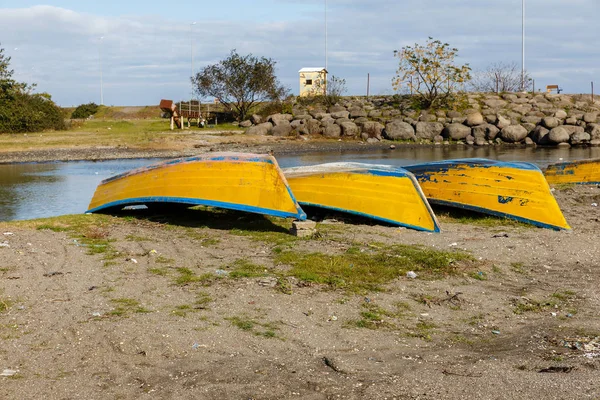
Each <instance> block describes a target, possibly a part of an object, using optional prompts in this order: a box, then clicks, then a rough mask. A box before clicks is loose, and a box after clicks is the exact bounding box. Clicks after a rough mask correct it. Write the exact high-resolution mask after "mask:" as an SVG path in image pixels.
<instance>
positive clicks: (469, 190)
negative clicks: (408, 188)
mask: <svg viewBox="0 0 600 400" xmlns="http://www.w3.org/2000/svg"><path fill="white" fill-rule="evenodd" d="M403 168H406V169H407V170H409V171H411V172H412V173H413V174H414V175H415V177H416V178H417V180H418V181H419V184H420V185H421V188H422V189H423V192H424V193H425V196H427V199H428V200H429V201H430V202H431V203H432V204H439V205H444V206H451V207H459V208H463V209H468V210H473V211H478V212H482V213H486V214H491V215H496V216H501V217H506V218H511V219H514V220H517V221H521V222H525V223H529V224H533V225H536V226H539V227H543V228H551V229H557V230H558V229H571V228H570V227H569V225H568V224H567V221H566V220H565V217H564V216H563V214H562V211H561V210H560V207H559V206H558V203H557V202H556V199H555V198H554V196H553V195H552V192H551V191H550V187H549V186H548V182H546V179H545V178H544V175H543V174H542V171H541V170H540V169H539V168H538V167H537V166H535V165H534V164H530V163H524V162H502V161H494V160H487V159H481V158H471V159H461V160H446V161H437V162H430V163H423V164H417V165H409V166H404V167H403Z"/></svg>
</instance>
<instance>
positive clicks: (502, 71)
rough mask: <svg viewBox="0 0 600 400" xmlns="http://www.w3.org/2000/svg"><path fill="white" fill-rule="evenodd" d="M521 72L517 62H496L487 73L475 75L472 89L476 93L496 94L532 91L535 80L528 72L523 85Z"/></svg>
mask: <svg viewBox="0 0 600 400" xmlns="http://www.w3.org/2000/svg"><path fill="white" fill-rule="evenodd" d="M521 72H522V71H521V68H519V66H518V65H517V63H516V62H512V63H504V62H502V61H500V62H496V63H493V64H491V65H490V66H489V67H487V69H486V70H485V71H476V72H475V73H474V74H473V79H472V80H471V88H472V89H473V90H474V91H476V92H495V93H500V92H518V91H520V90H522V89H525V90H531V87H532V84H533V80H532V79H531V77H530V76H529V74H528V73H527V71H526V72H525V82H524V85H523V84H522V82H521V80H522V77H521Z"/></svg>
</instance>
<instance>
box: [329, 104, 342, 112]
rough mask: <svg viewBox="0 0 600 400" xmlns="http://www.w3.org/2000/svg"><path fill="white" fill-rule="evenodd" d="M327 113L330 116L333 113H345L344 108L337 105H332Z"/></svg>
mask: <svg viewBox="0 0 600 400" xmlns="http://www.w3.org/2000/svg"><path fill="white" fill-rule="evenodd" d="M327 111H328V112H329V113H330V114H333V113H335V112H340V111H346V107H344V106H340V105H339V104H336V105H333V106H331V107H329V109H328V110H327Z"/></svg>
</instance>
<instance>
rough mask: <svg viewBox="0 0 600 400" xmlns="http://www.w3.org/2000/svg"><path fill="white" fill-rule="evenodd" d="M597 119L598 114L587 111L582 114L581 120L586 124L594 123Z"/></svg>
mask: <svg viewBox="0 0 600 400" xmlns="http://www.w3.org/2000/svg"><path fill="white" fill-rule="evenodd" d="M597 120H598V114H597V113H595V112H589V113H585V114H583V121H584V122H585V123H587V124H591V123H594V122H596V121H597Z"/></svg>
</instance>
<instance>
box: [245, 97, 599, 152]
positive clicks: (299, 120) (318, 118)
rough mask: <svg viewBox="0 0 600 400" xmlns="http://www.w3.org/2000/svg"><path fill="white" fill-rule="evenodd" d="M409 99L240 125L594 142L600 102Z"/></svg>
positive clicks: (439, 139)
mask: <svg viewBox="0 0 600 400" xmlns="http://www.w3.org/2000/svg"><path fill="white" fill-rule="evenodd" d="M412 103H413V101H412V99H411V98H410V96H402V97H401V96H384V97H372V98H369V99H366V98H357V97H354V98H352V97H351V98H344V100H343V102H341V104H340V103H338V104H336V105H334V106H330V107H324V106H322V105H320V104H315V105H310V104H308V105H307V104H306V103H305V105H300V104H297V105H295V106H294V108H293V112H292V114H274V115H270V116H268V117H267V118H266V119H264V120H263V119H262V118H261V117H260V116H258V115H253V116H252V117H251V118H250V119H249V120H247V121H243V122H242V123H240V126H241V127H244V128H248V129H247V131H246V133H247V134H250V135H274V136H293V135H300V136H304V135H322V136H324V137H327V138H334V139H339V138H356V139H361V140H364V141H368V142H377V141H380V140H382V139H384V138H385V139H389V140H401V141H409V142H418V143H446V144H449V143H466V144H469V145H475V146H485V145H490V144H503V143H519V144H528V145H547V146H571V145H595V146H598V145H600V117H599V116H600V101H598V100H596V101H595V102H593V101H592V100H591V98H590V96H589V95H588V96H584V95H564V94H560V95H557V94H531V93H506V94H502V95H493V94H481V93H469V94H467V95H465V97H464V98H463V99H462V101H460V102H457V104H456V105H455V107H454V108H455V109H454V110H426V111H422V110H415V109H414V108H413V107H411V104H412Z"/></svg>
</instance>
